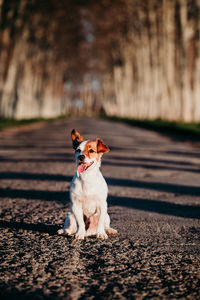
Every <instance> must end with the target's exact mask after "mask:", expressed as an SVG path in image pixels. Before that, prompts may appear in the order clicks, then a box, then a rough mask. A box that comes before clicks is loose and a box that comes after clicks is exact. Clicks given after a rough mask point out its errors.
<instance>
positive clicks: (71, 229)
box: [57, 212, 77, 235]
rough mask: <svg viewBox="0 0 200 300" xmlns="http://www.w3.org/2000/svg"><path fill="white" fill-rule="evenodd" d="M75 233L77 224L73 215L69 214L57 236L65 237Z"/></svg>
mask: <svg viewBox="0 0 200 300" xmlns="http://www.w3.org/2000/svg"><path fill="white" fill-rule="evenodd" d="M76 231H77V224H76V219H75V217H74V214H73V213H72V212H69V213H68V214H67V217H66V219H65V224H64V226H63V228H62V229H59V230H58V231H57V233H58V234H66V235H73V234H75V233H76Z"/></svg>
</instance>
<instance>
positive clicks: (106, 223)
mask: <svg viewBox="0 0 200 300" xmlns="http://www.w3.org/2000/svg"><path fill="white" fill-rule="evenodd" d="M86 143H87V141H84V142H82V143H81V144H80V145H79V147H78V148H77V149H76V152H75V159H76V164H77V165H78V156H79V155H81V154H82V152H83V151H84V148H85V145H86ZM79 149H80V151H81V152H79V153H78V152H77V150H79ZM84 162H86V163H90V162H93V164H92V165H91V166H90V167H89V168H88V169H87V170H86V171H84V172H82V173H79V172H78V171H77V172H76V174H75V175H74V177H73V179H72V182H71V186H70V200H71V208H70V212H69V213H68V215H67V217H66V219H65V224H64V227H63V229H60V230H58V234H63V233H64V234H68V235H74V234H75V237H76V238H77V239H84V238H85V237H86V236H91V235H96V236H97V238H101V239H107V237H108V236H107V234H106V232H107V233H110V234H115V233H117V231H116V230H114V229H112V228H110V217H109V215H108V213H107V194H108V187H107V184H106V181H105V179H104V178H103V175H102V173H101V172H100V170H99V168H100V165H101V158H100V159H99V160H98V161H97V160H96V159H95V158H92V159H90V158H89V157H85V160H84ZM84 215H85V216H86V217H88V218H89V217H91V216H97V215H98V217H99V219H98V226H97V230H94V229H93V230H87V231H86V230H85V223H84V217H83V216H84Z"/></svg>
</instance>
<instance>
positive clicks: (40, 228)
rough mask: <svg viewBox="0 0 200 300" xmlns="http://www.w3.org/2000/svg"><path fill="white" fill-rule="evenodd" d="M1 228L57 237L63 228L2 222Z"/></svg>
mask: <svg viewBox="0 0 200 300" xmlns="http://www.w3.org/2000/svg"><path fill="white" fill-rule="evenodd" d="M0 227H2V228H10V229H16V230H19V229H23V230H30V231H34V232H40V233H48V234H49V235H56V234H57V231H58V229H60V227H61V226H59V225H49V224H44V223H37V224H33V223H25V222H16V221H11V222H9V221H4V220H0Z"/></svg>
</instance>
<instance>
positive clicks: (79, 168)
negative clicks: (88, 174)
mask: <svg viewBox="0 0 200 300" xmlns="http://www.w3.org/2000/svg"><path fill="white" fill-rule="evenodd" d="M86 169H87V165H86V164H81V165H79V166H78V168H77V170H78V172H79V173H82V172H84V171H85V170H86Z"/></svg>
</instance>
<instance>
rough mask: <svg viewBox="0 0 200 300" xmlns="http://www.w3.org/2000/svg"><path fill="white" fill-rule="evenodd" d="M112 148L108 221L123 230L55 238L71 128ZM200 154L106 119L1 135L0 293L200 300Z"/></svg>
mask: <svg viewBox="0 0 200 300" xmlns="http://www.w3.org/2000/svg"><path fill="white" fill-rule="evenodd" d="M74 127H75V128H77V129H78V130H80V132H81V133H82V134H83V135H84V136H85V137H87V138H96V137H100V138H102V139H103V140H104V141H105V143H107V144H108V145H109V146H110V148H111V151H110V153H108V154H105V155H104V158H103V165H102V172H103V174H104V176H105V177H106V180H107V182H108V184H109V199H108V203H109V213H110V216H111V225H112V226H113V227H114V228H116V229H117V230H118V231H119V235H118V236H115V237H110V238H109V239H108V240H106V241H105V240H96V239H94V238H88V239H86V240H85V241H76V240H74V239H73V238H67V237H63V236H58V235H56V231H57V229H58V228H60V227H61V226H62V225H63V222H64V219H65V216H66V213H67V211H68V208H69V201H68V193H67V191H68V188H69V184H70V180H71V178H72V175H73V174H74V171H75V164H74V160H73V150H72V147H71V140H70V132H71V129H72V128H74ZM199 166H200V150H199V148H197V147H195V146H192V145H190V144H186V143H182V142H178V141H176V140H175V138H174V139H173V140H172V139H169V138H167V137H164V136H162V135H160V134H158V133H154V132H150V131H147V130H143V129H138V128H134V127H129V126H128V125H124V124H120V123H111V122H109V121H104V120H95V119H80V120H69V121H60V122H58V123H51V124H48V125H42V126H36V127H33V128H32V127H30V128H29V129H27V130H19V131H18V130H17V131H16V132H15V131H14V132H13V131H8V132H7V133H6V134H1V135H0V172H1V173H0V200H1V214H0V226H1V242H0V243H1V252H2V254H3V255H2V256H1V261H0V269H1V272H0V294H1V298H2V299H73V300H74V299H75V300H76V299H149V298H152V299H158V298H162V299H175V298H181V299H200V241H199V240H200V239H199V238H200V188H199V185H200V168H199Z"/></svg>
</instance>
